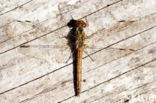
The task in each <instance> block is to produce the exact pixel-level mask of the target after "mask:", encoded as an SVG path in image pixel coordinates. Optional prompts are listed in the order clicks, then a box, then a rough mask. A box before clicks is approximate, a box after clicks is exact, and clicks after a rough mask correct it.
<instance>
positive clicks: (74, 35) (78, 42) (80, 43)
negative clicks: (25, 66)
mask: <svg viewBox="0 0 156 103" xmlns="http://www.w3.org/2000/svg"><path fill="white" fill-rule="evenodd" d="M26 22H30V21H26ZM67 25H68V27H70V28H71V30H70V31H69V32H68V35H67V36H65V40H64V38H62V37H61V38H59V39H60V42H58V38H57V41H55V39H56V37H53V39H52V40H51V42H52V44H53V45H49V42H48V40H50V37H47V38H44V39H45V41H46V43H47V44H45V43H44V45H33V44H30V45H29V44H24V45H21V46H20V48H23V49H24V48H26V49H24V50H23V51H25V54H28V56H30V55H31V56H32V57H36V58H39V57H40V58H43V57H41V56H39V55H37V53H36V52H35V53H33V52H32V51H35V48H40V49H39V51H43V48H53V49H54V48H57V45H58V44H59V43H61V44H67V45H68V46H67V47H69V48H70V50H71V54H70V56H69V58H68V59H67V61H66V62H68V61H69V59H70V58H71V57H72V58H73V67H74V68H73V69H74V70H75V75H74V87H75V96H80V93H81V82H82V59H83V54H84V53H85V54H86V55H87V56H88V57H89V58H90V59H91V60H92V61H94V59H93V58H92V57H91V55H90V54H89V53H88V52H87V51H85V49H86V48H89V46H88V45H87V44H86V41H87V40H88V39H90V38H92V37H93V36H94V35H90V36H87V35H86V33H85V31H84V28H86V27H87V25H88V24H87V23H86V22H85V21H83V20H74V19H72V20H71V21H70V22H69V23H68V24H67ZM33 26H34V25H33ZM38 28H39V27H38ZM41 29H42V28H41ZM55 34H57V33H56V32H55ZM97 37H98V36H97ZM100 38H101V37H98V39H100ZM44 39H42V40H44ZM66 40H67V41H66ZM37 43H39V44H40V41H39V42H37ZM35 44H36V43H35ZM56 44H57V45H56ZM54 45H55V46H54ZM62 46H64V45H62ZM58 47H59V48H62V47H61V46H58ZM28 48H31V50H30V49H28ZM32 48H34V49H32ZM93 48H95V46H93ZM101 48H103V47H101ZM109 49H112V50H113V49H118V50H119V51H120V50H125V49H123V48H111V47H109ZM129 50H130V49H129ZM62 51H64V50H62ZM130 51H132V50H130ZM49 52H50V51H49ZM49 52H47V51H46V52H42V53H43V54H46V53H49ZM39 53H41V52H39ZM42 53H41V54H42ZM46 57H47V56H46ZM56 58H58V57H57V56H56ZM58 61H59V60H58Z"/></svg>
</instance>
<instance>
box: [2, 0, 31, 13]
mask: <svg viewBox="0 0 156 103" xmlns="http://www.w3.org/2000/svg"><path fill="white" fill-rule="evenodd" d="M32 1H33V0H30V1H27V2H26V3H23V4H21V5H19V6H18V7H15V8H13V9H11V10H8V11H6V12H4V13H2V14H0V16H2V15H4V14H6V13H9V12H11V11H13V10H16V9H17V8H19V7H22V6H24V5H26V4H28V3H30V2H32Z"/></svg>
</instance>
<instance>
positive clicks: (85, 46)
mask: <svg viewBox="0 0 156 103" xmlns="http://www.w3.org/2000/svg"><path fill="white" fill-rule="evenodd" d="M84 48H88V46H87V45H86V44H85V45H84ZM84 53H85V54H86V55H87V56H88V57H89V58H90V59H91V60H92V61H94V59H93V58H92V57H91V55H90V54H89V53H88V52H87V51H85V50H84Z"/></svg>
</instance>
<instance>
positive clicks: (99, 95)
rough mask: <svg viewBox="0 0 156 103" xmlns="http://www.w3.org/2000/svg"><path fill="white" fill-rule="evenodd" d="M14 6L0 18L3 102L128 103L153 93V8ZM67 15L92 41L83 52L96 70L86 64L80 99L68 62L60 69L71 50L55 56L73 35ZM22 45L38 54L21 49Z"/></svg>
mask: <svg viewBox="0 0 156 103" xmlns="http://www.w3.org/2000/svg"><path fill="white" fill-rule="evenodd" d="M15 2H16V0H15V1H13V2H12V3H10V4H8V5H9V6H10V7H8V8H4V9H2V10H3V11H1V10H0V11H1V12H0V22H1V24H0V48H1V49H0V80H1V82H0V102H2V103H10V102H12V103H19V102H20V103H40V102H41V103H51V102H53V103H57V102H63V103H70V102H71V103H77V102H78V103H81V102H82V103H84V102H86V103H89V102H93V103H94V102H95V103H96V102H97V103H102V102H104V103H109V102H111V103H112V102H114V103H116V102H118V103H124V102H125V100H126V99H127V98H126V97H125V96H128V101H131V102H132V101H133V99H135V98H136V97H135V96H136V95H137V96H140V95H144V94H147V95H149V93H153V94H154V93H155V92H154V91H153V92H150V90H151V89H153V90H155V86H154V85H155V83H156V82H155V79H156V77H155V74H154V73H155V69H154V68H156V65H155V59H156V55H155V53H156V52H155V51H156V44H155V42H156V35H155V31H156V1H154V0H138V1H135V2H134V1H133V0H109V1H108V0H102V1H101V0H99V1H96V0H83V1H80V0H78V1H77V0H75V1H64V0H57V1H53V0H52V1H48V0H32V1H30V2H29V1H25V0H21V1H20V2H19V4H21V5H22V6H20V7H17V8H16V6H15V5H14V4H15ZM6 5H7V3H6V4H4V5H2V6H3V7H6ZM11 5H13V6H11ZM14 7H15V9H13V8H14ZM1 8H2V7H0V9H1ZM71 15H72V16H73V17H74V18H76V19H77V18H82V19H85V20H87V21H88V23H89V27H88V28H86V33H87V34H88V35H91V34H94V36H93V37H92V38H91V39H90V40H88V41H87V44H88V45H89V46H90V47H94V49H93V48H92V49H88V51H89V53H90V54H91V56H92V57H93V58H94V59H95V62H91V61H90V59H89V58H84V60H83V80H84V81H83V86H82V90H83V91H82V94H81V96H80V97H79V98H77V97H74V88H73V80H72V78H73V74H72V64H71V60H70V61H69V63H65V61H66V60H67V58H68V57H69V54H70V50H69V49H65V48H55V46H56V45H58V46H59V47H62V46H63V45H65V44H66V43H67V40H66V39H64V38H59V37H61V36H63V35H66V34H68V32H69V31H70V29H69V28H68V27H67V26H66V23H67V22H68V21H69V20H70V19H71ZM37 19H38V20H39V22H37ZM17 20H22V21H24V20H31V21H36V22H35V23H37V24H33V25H32V24H31V23H26V24H25V23H22V22H17ZM27 24H28V25H27ZM23 43H24V44H26V45H40V46H41V47H40V48H35V47H32V48H20V47H19V46H20V45H21V44H23ZM42 45H43V46H42ZM44 46H45V48H44ZM46 46H50V48H49V47H48V48H47V47H46ZM56 47H57V46H56ZM84 57H86V55H84ZM99 57H100V58H99ZM149 66H150V67H149ZM142 78H143V79H142ZM119 81H120V82H119ZM110 97H111V98H110ZM15 98H16V99H15Z"/></svg>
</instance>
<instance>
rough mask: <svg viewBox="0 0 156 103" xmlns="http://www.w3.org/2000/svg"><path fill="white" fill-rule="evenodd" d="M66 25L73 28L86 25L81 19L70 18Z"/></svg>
mask: <svg viewBox="0 0 156 103" xmlns="http://www.w3.org/2000/svg"><path fill="white" fill-rule="evenodd" d="M67 25H68V27H73V28H76V27H83V28H84V27H86V26H87V24H86V23H85V22H84V21H83V20H74V19H72V20H70V22H69V23H68V24H67Z"/></svg>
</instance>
